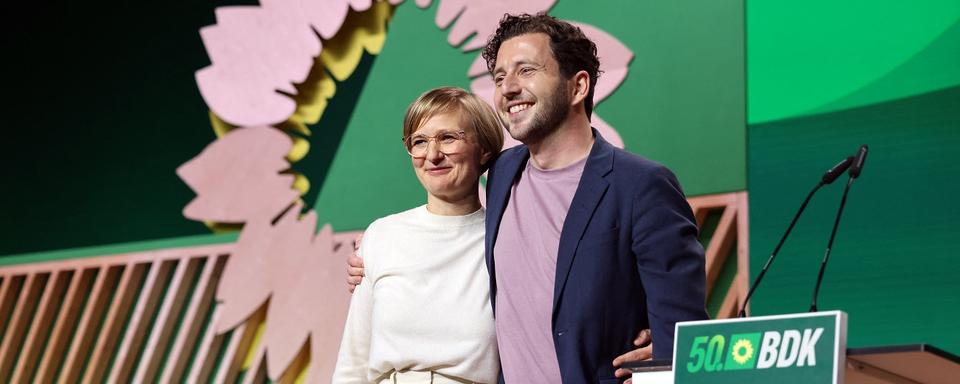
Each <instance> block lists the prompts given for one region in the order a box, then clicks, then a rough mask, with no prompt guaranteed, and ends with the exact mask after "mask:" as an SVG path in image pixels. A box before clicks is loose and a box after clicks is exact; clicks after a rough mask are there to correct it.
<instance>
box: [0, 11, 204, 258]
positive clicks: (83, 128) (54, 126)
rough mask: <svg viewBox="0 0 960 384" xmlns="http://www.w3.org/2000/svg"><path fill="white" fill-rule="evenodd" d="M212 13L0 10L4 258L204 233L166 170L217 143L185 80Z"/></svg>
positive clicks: (184, 191) (186, 192)
mask: <svg viewBox="0 0 960 384" xmlns="http://www.w3.org/2000/svg"><path fill="white" fill-rule="evenodd" d="M215 5H218V4H215V3H209V2H207V3H193V2H152V3H145V2H115V3H112V4H111V3H109V2H108V3H102V2H53V3H50V2H21V3H17V7H16V8H14V7H10V8H5V11H4V13H5V14H6V15H7V16H8V17H6V18H5V19H6V20H5V21H4V23H3V27H2V28H3V33H0V39H3V47H4V48H3V50H4V53H3V56H4V59H3V66H4V68H3V73H4V74H5V76H4V82H3V88H4V101H3V103H2V104H3V116H4V124H3V127H4V131H5V133H6V136H5V138H4V139H3V140H0V143H2V144H0V156H2V158H0V161H2V163H3V167H4V168H3V169H4V175H3V179H4V180H3V183H2V187H0V196H2V199H0V255H7V254H12V253H21V252H29V251H42V250H51V249H62V248H67V247H81V246H92V245H98V244H111V243H119V242H129V241H140V240H147V239H157V238H170V237H178V236H185V235H196V234H204V233H209V231H208V230H207V229H206V228H205V227H204V226H203V225H202V224H200V223H196V222H193V221H189V220H187V219H185V218H183V216H182V214H181V210H182V209H183V206H184V205H186V203H187V202H189V201H190V199H192V198H193V192H191V191H190V189H189V188H188V187H187V186H186V185H185V184H183V182H181V181H180V180H179V179H178V178H177V176H176V175H175V174H174V170H175V169H176V167H177V166H178V165H180V164H181V163H183V162H185V161H187V160H188V159H190V158H191V157H193V156H194V155H196V154H197V153H199V152H200V150H202V149H203V148H204V147H205V146H206V145H207V144H208V143H209V142H210V141H212V140H213V139H214V134H213V131H212V130H211V129H210V123H209V118H208V116H207V108H206V106H205V104H204V103H203V100H202V99H201V97H200V94H199V92H198V90H197V86H196V83H195V81H194V78H193V73H194V71H196V70H197V69H200V68H201V67H204V66H206V65H208V64H209V60H208V59H207V55H206V52H205V51H204V48H203V45H202V43H201V40H200V36H199V34H198V32H197V31H198V29H199V28H200V27H201V26H204V25H208V24H212V23H213V22H214V14H213V8H214V6H215Z"/></svg>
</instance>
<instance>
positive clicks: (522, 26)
mask: <svg viewBox="0 0 960 384" xmlns="http://www.w3.org/2000/svg"><path fill="white" fill-rule="evenodd" d="M528 33H543V34H546V35H547V36H549V37H550V50H552V51H553V58H554V59H555V60H557V63H558V64H560V74H561V75H563V76H564V77H566V78H567V79H570V78H572V77H573V75H574V74H576V73H577V72H579V71H581V70H582V71H587V74H589V75H590V91H589V92H588V93H587V98H586V99H584V101H583V106H584V109H585V110H586V112H587V118H590V114H591V113H592V112H593V91H594V88H596V86H597V78H598V77H599V76H600V73H601V71H600V59H599V58H597V45H596V44H594V42H593V41H591V40H590V39H588V38H587V36H586V35H584V34H583V31H581V30H580V28H578V27H576V26H574V25H573V24H570V23H568V22H566V21H562V20H558V19H557V18H555V17H553V16H549V15H547V14H546V13H543V12H541V13H538V14H536V15H530V14H526V13H524V14H519V15H510V14H506V15H503V18H502V19H500V26H499V27H497V32H496V33H494V34H493V36H491V37H490V40H487V46H486V47H484V48H483V59H484V60H486V62H487V71H489V72H490V73H491V74H493V69H494V67H496V65H497V52H498V51H499V50H500V45H501V44H503V42H504V41H507V40H509V39H510V38H513V37H517V36H520V35H525V34H528Z"/></svg>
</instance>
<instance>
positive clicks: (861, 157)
mask: <svg viewBox="0 0 960 384" xmlns="http://www.w3.org/2000/svg"><path fill="white" fill-rule="evenodd" d="M868 149H869V148H868V147H867V145H866V144H864V145H861V146H860V149H859V150H858V151H857V155H856V157H855V159H854V160H853V164H852V165H851V166H850V172H848V173H849V175H850V176H849V178H847V186H846V187H845V188H844V189H843V197H841V198H840V209H838V210H837V218H836V219H835V220H834V221H833V230H831V231H830V241H828V242H827V250H826V251H825V252H824V254H823V261H822V262H820V272H818V273H817V284H816V285H815V286H814V287H813V299H812V300H810V312H816V311H817V296H819V295H820V286H821V285H822V284H823V273H824V272H825V271H826V270H827V262H829V261H830V251H831V250H832V249H833V239H834V238H835V237H836V236H837V227H839V226H840V217H841V216H842V215H843V208H844V207H845V206H846V205H847V193H849V192H850V186H851V185H853V180H854V179H856V178H857V177H859V176H860V172H862V171H863V165H864V163H865V162H866V161H867V151H868Z"/></svg>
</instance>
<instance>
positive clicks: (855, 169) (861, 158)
mask: <svg viewBox="0 0 960 384" xmlns="http://www.w3.org/2000/svg"><path fill="white" fill-rule="evenodd" d="M866 161H867V145H866V144H864V145H861V146H860V149H859V150H858V151H857V157H856V158H855V159H854V160H853V166H852V167H850V177H851V178H854V179H856V178H857V177H858V176H860V171H863V163H864V162H866Z"/></svg>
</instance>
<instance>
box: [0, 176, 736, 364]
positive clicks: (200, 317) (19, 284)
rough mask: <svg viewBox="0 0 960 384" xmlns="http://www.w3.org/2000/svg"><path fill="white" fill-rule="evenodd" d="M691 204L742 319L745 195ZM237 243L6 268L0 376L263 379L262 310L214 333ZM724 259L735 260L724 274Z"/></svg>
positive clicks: (716, 278) (716, 288) (714, 274)
mask: <svg viewBox="0 0 960 384" xmlns="http://www.w3.org/2000/svg"><path fill="white" fill-rule="evenodd" d="M690 204H691V207H692V208H693V210H694V215H695V216H696V218H697V224H698V225H699V226H700V227H701V228H703V229H704V231H703V235H704V236H709V239H708V241H706V240H705V248H706V271H707V283H708V284H707V285H708V295H709V296H710V301H712V300H721V301H720V302H721V303H722V304H721V305H720V306H719V310H718V311H716V312H715V313H713V314H712V315H713V316H714V317H721V318H722V317H731V316H734V315H735V314H736V312H737V310H738V309H739V308H738V307H739V305H740V303H741V300H742V298H743V297H744V295H745V293H746V287H747V283H748V278H749V276H748V270H747V266H748V264H749V256H748V252H747V244H748V239H747V217H748V215H747V194H746V192H737V193H729V194H722V195H711V196H701V197H695V198H691V199H690ZM705 225H706V226H707V227H704V226H705ZM708 232H709V233H708ZM734 245H736V248H734ZM232 247H233V244H221V245H211V246H199V247H190V248H173V249H163V250H156V251H149V252H138V253H131V254H119V255H109V256H95V257H86V258H81V259H72V260H61V261H51V262H40V263H31V264H22V265H15V266H6V267H0V337H2V338H0V382H12V383H26V382H38V383H53V382H59V383H76V382H83V383H101V382H110V383H123V382H136V383H146V382H162V383H170V382H191V383H195V382H202V383H206V382H215V383H225V382H230V383H234V382H244V383H254V382H256V383H260V382H265V381H266V376H267V375H266V369H265V364H264V361H265V355H266V353H265V351H264V349H263V345H262V343H259V342H258V333H259V332H261V331H262V328H263V325H264V324H265V322H267V321H269V319H265V316H266V311H265V310H264V308H265V307H264V308H261V309H260V310H259V311H257V312H256V313H255V314H254V315H253V316H251V317H250V318H249V319H248V320H247V322H246V323H244V324H241V325H240V326H238V327H236V328H234V329H233V330H232V331H229V332H226V333H223V334H214V332H213V330H212V329H213V328H212V326H211V325H212V324H214V323H215V322H216V319H217V316H218V315H217V313H218V306H217V303H216V302H215V300H214V297H215V292H216V289H217V285H218V281H219V278H220V275H221V273H222V272H223V270H224V265H225V264H226V263H227V262H228V261H229V257H230V254H231V250H232ZM731 255H734V256H735V257H730V256H731ZM725 268H727V269H729V268H735V269H734V270H733V278H732V279H726V280H729V281H727V282H724V281H723V280H724V279H723V278H722V276H723V275H724V269H725ZM728 272H729V271H728ZM344 289H346V288H345V287H344ZM308 353H309V352H308V351H307V348H304V349H303V351H301V355H302V356H301V357H300V358H298V359H296V360H295V361H294V363H293V364H292V365H291V367H289V368H288V369H287V370H286V373H285V374H284V375H283V377H281V378H280V380H279V382H295V381H297V379H298V378H302V377H303V373H304V371H305V370H306V369H307V365H308V363H307V361H308V360H309V359H308V358H307V357H306V355H307V354H308ZM331 358H334V359H335V356H331Z"/></svg>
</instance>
